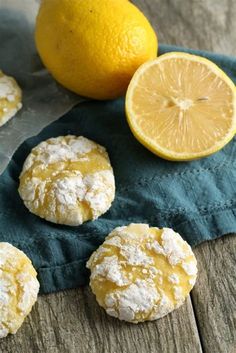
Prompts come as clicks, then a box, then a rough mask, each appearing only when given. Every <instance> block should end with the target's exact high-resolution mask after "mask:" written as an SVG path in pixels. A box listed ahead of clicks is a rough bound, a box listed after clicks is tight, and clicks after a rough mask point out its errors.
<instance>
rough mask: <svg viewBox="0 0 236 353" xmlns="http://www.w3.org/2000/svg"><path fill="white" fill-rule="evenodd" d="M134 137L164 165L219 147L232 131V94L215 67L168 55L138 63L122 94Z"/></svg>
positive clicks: (235, 117) (235, 93)
mask: <svg viewBox="0 0 236 353" xmlns="http://www.w3.org/2000/svg"><path fill="white" fill-rule="evenodd" d="M126 114H127V120H128V123H129V126H130V128H131V130H132V132H133V134H134V136H135V137H136V138H137V139H138V140H139V141H140V142H141V143H142V144H143V145H144V146H145V147H146V148H148V149H149V150H151V151H152V152H153V153H155V154H157V155H158V156H160V157H163V158H165V159H169V160H176V161H182V160H192V159H196V158H200V157H204V156H208V155H210V154H212V153H214V152H216V151H218V150H220V149H221V148H222V147H224V146H225V145H226V144H227V143H228V142H229V141H230V140H231V139H232V138H233V136H234V134H235V131H236V89H235V85H234V83H233V82H232V81H231V80H230V78H229V77H228V76H227V75H226V74H225V73H224V72H223V71H222V70H221V69H220V68H219V67H218V66H217V65H215V64H214V63H212V62H211V61H209V60H207V59H205V58H203V57H200V56H196V55H191V54H186V53H178V52H173V53H167V54H164V55H161V56H160V57H158V58H156V59H155V60H152V61H148V62H146V63H145V64H143V65H142V66H141V67H140V68H139V69H138V70H137V71H136V73H135V75H134V76H133V78H132V80H131V82H130V85H129V87H128V91H127V95H126Z"/></svg>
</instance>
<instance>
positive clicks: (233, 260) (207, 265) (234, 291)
mask: <svg viewBox="0 0 236 353" xmlns="http://www.w3.org/2000/svg"><path fill="white" fill-rule="evenodd" d="M195 253H196V255H197V257H198V260H199V261H198V267H199V276H198V281H197V285H196V286H195V287H194V289H193V291H192V295H191V297H192V302H193V307H194V312H195V315H196V318H197V322H198V330H199V334H200V337H201V343H202V346H203V351H204V352H209V353H235V352H236V309H235V308H236V270H235V268H236V237H235V235H234V236H225V237H223V238H221V239H218V240H216V241H211V242H206V243H204V244H202V245H201V246H199V247H197V248H196V250H195Z"/></svg>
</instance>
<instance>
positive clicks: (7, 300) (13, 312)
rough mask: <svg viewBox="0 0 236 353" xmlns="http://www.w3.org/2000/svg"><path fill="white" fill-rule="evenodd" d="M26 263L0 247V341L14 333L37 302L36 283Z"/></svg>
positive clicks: (22, 256) (12, 250)
mask: <svg viewBox="0 0 236 353" xmlns="http://www.w3.org/2000/svg"><path fill="white" fill-rule="evenodd" d="M36 276H37V273H36V271H35V269H34V267H33V265H32V263H31V261H30V259H29V258H28V257H27V256H26V255H25V254H24V253H23V252H22V251H20V250H18V249H17V248H15V247H14V246H12V245H11V244H9V243H0V338H2V337H5V336H7V335H8V334H9V333H16V331H17V330H18V329H19V328H20V326H21V325H22V323H23V321H24V319H25V317H26V316H27V315H28V314H29V313H30V311H31V309H32V306H33V305H34V303H35V302H36V300H37V295H38V291H39V282H38V280H37V278H36Z"/></svg>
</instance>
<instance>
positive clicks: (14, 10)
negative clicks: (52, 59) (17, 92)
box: [0, 0, 84, 174]
mask: <svg viewBox="0 0 236 353" xmlns="http://www.w3.org/2000/svg"><path fill="white" fill-rule="evenodd" d="M38 6H39V0H0V70H2V71H3V72H5V73H6V74H8V75H10V76H13V77H15V78H16V80H17V82H18V83H19V85H20V87H21V89H22V91H23V108H22V109H21V110H20V111H19V112H18V113H17V115H16V116H15V117H14V118H12V119H11V120H10V121H9V122H8V123H7V124H5V125H3V126H2V127H0V174H1V173H2V172H3V171H4V169H5V168H6V166H7V164H8V163H9V161H10V160H11V157H12V155H13V153H14V152H15V150H16V149H17V148H18V147H19V146H20V144H21V143H22V142H23V141H24V140H25V139H27V138H29V137H31V136H34V135H37V134H38V133H39V132H40V131H41V130H42V129H43V128H44V127H45V126H47V125H48V124H50V123H51V122H53V121H54V120H56V119H58V118H59V117H60V116H62V115H63V114H65V113H66V112H67V111H69V110H70V109H71V108H72V107H73V106H74V105H76V104H77V103H79V102H81V101H83V100H84V98H82V97H79V96H77V95H75V94H73V93H71V92H69V91H67V90H66V89H64V88H63V87H61V86H60V85H58V84H57V83H56V82H55V80H54V79H53V78H52V77H51V76H50V74H49V73H48V72H47V70H46V69H45V68H44V67H43V65H42V63H41V61H40V59H39V57H38V55H37V52H36V48H35V44H34V24H35V17H36V14H37V11H38Z"/></svg>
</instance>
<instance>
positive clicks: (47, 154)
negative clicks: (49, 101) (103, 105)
mask: <svg viewBox="0 0 236 353" xmlns="http://www.w3.org/2000/svg"><path fill="white" fill-rule="evenodd" d="M19 193H20V196H21V198H22V199H23V201H24V204H25V206H26V207H27V208H28V209H29V210H30V211H31V212H32V213H34V214H36V215H38V216H40V217H42V218H45V219H47V220H48V221H51V222H54V223H60V224H66V225H71V226H77V225H80V224H82V223H83V222H85V221H87V220H94V219H96V218H98V217H99V216H100V215H102V214H103V213H105V212H106V211H107V210H108V209H109V208H110V206H111V203H112V201H113V200H114V197H115V181H114V175H113V170H112V167H111V164H110V160H109V157H108V154H107V152H106V150H105V148H104V147H102V146H100V145H98V144H97V143H95V142H93V141H91V140H88V139H86V138H85V137H83V136H72V135H68V136H59V137H56V138H50V139H49V140H46V141H44V142H41V143H40V144H39V145H38V146H36V147H35V148H33V150H32V151H31V153H30V154H29V156H28V157H27V159H26V161H25V163H24V166H23V170H22V173H21V175H20V186H19Z"/></svg>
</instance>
